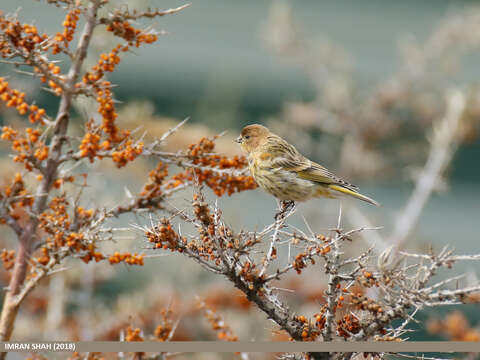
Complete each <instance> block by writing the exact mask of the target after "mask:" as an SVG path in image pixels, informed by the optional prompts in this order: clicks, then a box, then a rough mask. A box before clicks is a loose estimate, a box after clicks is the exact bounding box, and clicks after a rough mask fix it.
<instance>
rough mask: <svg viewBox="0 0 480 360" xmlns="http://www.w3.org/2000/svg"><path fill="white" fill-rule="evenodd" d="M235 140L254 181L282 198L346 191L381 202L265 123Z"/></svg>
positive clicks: (331, 195) (299, 198) (249, 128)
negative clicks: (337, 174)
mask: <svg viewBox="0 0 480 360" xmlns="http://www.w3.org/2000/svg"><path fill="white" fill-rule="evenodd" d="M235 141H236V142H237V143H239V144H240V146H241V148H242V150H243V151H244V152H245V153H246V154H247V159H248V165H249V168H250V172H251V173H252V176H253V177H254V179H255V181H256V182H257V184H258V185H259V186H260V187H261V188H263V189H264V190H265V191H267V192H268V193H270V194H272V195H273V196H275V197H276V198H277V199H279V200H281V201H285V202H295V201H305V200H309V199H312V198H315V197H327V198H336V197H337V196H339V195H348V196H351V197H354V198H357V199H360V200H363V201H366V202H368V203H370V204H373V205H376V206H380V204H379V203H378V202H376V201H375V200H372V199H370V198H369V197H367V196H365V195H362V194H360V193H359V192H358V188H357V187H356V186H355V185H352V184H349V183H348V182H346V181H344V180H342V179H341V178H339V177H338V176H336V175H334V174H333V173H331V172H330V171H329V170H327V169H326V168H324V167H323V166H321V165H319V164H317V163H315V162H313V161H311V160H309V159H307V158H306V157H305V156H303V155H302V154H300V153H299V152H298V150H297V149H296V148H295V147H294V146H293V145H291V144H289V143H288V142H287V141H285V140H284V139H282V138H281V137H280V136H278V135H275V134H273V133H272V132H270V130H268V129H267V128H266V127H265V126H262V125H259V124H253V125H248V126H246V127H244V128H243V130H242V132H241V134H240V136H239V137H238V138H237V139H236V140H235Z"/></svg>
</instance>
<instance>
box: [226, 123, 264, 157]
mask: <svg viewBox="0 0 480 360" xmlns="http://www.w3.org/2000/svg"><path fill="white" fill-rule="evenodd" d="M269 134H270V130H268V129H267V128H266V127H265V126H262V125H259V124H253V125H248V126H245V127H244V128H243V130H242V132H241V134H240V136H239V137H237V138H236V139H235V141H236V142H237V143H239V144H240V146H241V147H242V149H243V151H245V152H246V153H247V154H250V153H251V152H252V151H255V150H256V149H257V148H258V147H259V146H261V145H263V144H264V143H265V141H266V140H267V136H268V135H269Z"/></svg>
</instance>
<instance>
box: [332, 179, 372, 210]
mask: <svg viewBox="0 0 480 360" xmlns="http://www.w3.org/2000/svg"><path fill="white" fill-rule="evenodd" d="M328 188H329V189H332V190H335V191H338V192H341V193H343V194H346V195H350V196H353V197H355V198H357V199H360V200H363V201H366V202H368V203H370V204H373V205H375V206H381V205H380V203H378V202H376V201H375V200H373V199H370V198H369V197H368V196H365V195H362V194H360V193H358V192H356V191H353V190H350V189H347V188H346V187H343V186H341V185H336V184H331V185H328Z"/></svg>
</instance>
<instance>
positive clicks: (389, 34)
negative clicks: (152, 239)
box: [0, 0, 480, 340]
mask: <svg viewBox="0 0 480 360" xmlns="http://www.w3.org/2000/svg"><path fill="white" fill-rule="evenodd" d="M476 3H477V2H476V1H466V0H464V1H461V0H457V1H447V0H424V1H413V0H403V1H385V0H369V1H362V2H359V1H355V0H341V1H335V2H333V1H319V0H304V1H301V2H300V1H295V2H294V1H278V0H276V1H262V2H257V1H251V0H249V1H246V0H244V1H223V0H203V1H195V0H194V1H193V2H192V5H191V6H190V7H189V8H187V9H185V10H184V11H182V12H181V13H179V14H176V15H173V16H167V17H164V18H160V19H158V20H156V21H155V22H154V23H153V24H152V26H153V27H155V28H156V29H158V30H165V32H166V33H165V35H164V36H162V37H161V38H160V40H159V41H158V42H157V43H155V44H154V45H153V46H149V47H145V48H142V49H140V50H138V52H137V53H136V54H135V55H132V54H130V56H126V57H125V58H124V59H123V60H122V62H121V64H120V65H119V67H118V69H117V71H116V72H115V73H114V74H113V75H112V76H111V80H112V82H113V83H115V84H117V85H118V87H117V88H115V97H116V98H117V99H118V100H119V101H120V102H122V104H121V105H120V106H119V109H120V116H119V120H118V121H119V124H120V126H124V127H126V128H135V127H137V126H141V127H142V128H143V129H144V130H146V131H148V134H149V136H150V137H155V136H160V135H161V134H162V133H163V131H165V130H167V129H168V128H169V127H171V126H173V125H175V124H176V123H177V122H178V121H180V120H182V119H184V118H186V117H191V120H190V121H189V122H188V123H187V125H186V126H185V127H184V128H182V129H181V130H180V131H179V132H177V133H176V134H175V135H174V136H173V137H172V138H171V139H170V140H169V141H168V143H167V148H169V149H170V150H178V149H182V148H185V146H186V145H187V144H189V143H192V142H195V141H197V140H198V139H200V138H201V137H202V136H205V135H209V136H212V135H214V134H218V133H222V132H224V131H226V134H225V135H223V137H222V138H221V139H220V140H219V142H218V149H217V150H218V151H219V152H223V153H227V154H239V153H240V151H239V149H238V148H237V147H236V144H234V143H233V142H232V139H233V138H234V137H236V136H237V135H238V132H239V131H240V130H241V128H242V127H243V126H245V125H247V124H251V123H262V124H264V125H267V126H269V127H270V128H271V129H272V130H273V131H275V132H277V133H278V134H279V135H282V136H284V137H285V138H286V139H288V140H289V141H290V142H292V143H294V144H295V145H296V146H297V147H298V149H299V150H300V151H301V152H302V153H304V154H305V155H307V156H309V157H310V158H312V159H313V160H316V161H318V162H320V163H321V164H323V165H325V166H327V167H328V168H329V169H331V170H333V171H334V172H336V173H337V174H338V175H340V176H342V177H344V178H346V179H348V180H350V181H351V182H353V183H354V184H357V185H359V186H360V188H361V189H362V192H364V193H365V194H367V195H369V196H371V197H373V198H374V199H376V200H378V201H379V202H381V203H382V204H383V208H381V209H377V208H374V207H370V206H369V205H363V204H359V205H358V207H356V208H355V209H353V210H352V212H351V214H353V215H348V214H349V211H348V210H347V215H346V217H345V227H346V228H347V227H356V226H363V225H368V224H370V225H374V226H383V229H381V230H379V231H378V235H379V236H380V237H381V238H383V239H387V240H388V239H389V236H390V235H391V234H392V232H393V229H394V228H395V223H396V221H397V220H398V217H399V214H401V213H402V210H403V209H404V207H405V204H406V203H407V201H408V199H409V197H410V195H411V193H412V190H413V189H414V187H415V184H416V180H417V179H418V178H419V176H420V174H421V170H422V168H423V167H424V165H425V163H426V161H427V159H428V157H429V154H431V149H432V144H433V143H434V140H433V139H435V132H436V130H435V129H436V128H438V127H439V126H440V124H441V123H442V121H443V120H442V119H443V118H444V116H445V112H446V110H447V105H446V104H447V101H446V97H447V96H448V94H449V90H450V89H451V88H454V87H455V88H459V89H461V90H462V92H463V94H464V95H465V98H466V103H467V105H466V110H465V111H464V113H463V115H462V118H461V121H460V122H459V124H458V126H457V127H456V128H455V129H454V131H455V136H454V138H453V139H451V141H450V142H449V143H448V144H447V145H448V146H449V147H450V150H451V152H452V155H453V160H452V161H451V162H450V163H447V169H446V171H442V172H441V174H440V175H441V176H440V177H439V179H437V180H438V181H436V184H435V189H434V192H433V194H432V196H431V198H429V199H428V201H427V202H426V205H425V208H424V209H423V211H422V213H421V215H420V217H419V220H418V224H417V225H416V226H414V229H413V230H412V232H411V233H410V234H409V236H408V239H406V240H405V244H404V246H405V247H406V248H410V249H415V250H422V251H425V250H426V249H428V248H430V247H433V248H434V249H436V250H439V249H441V247H442V246H443V245H445V244H451V245H452V246H453V247H455V249H456V250H457V252H459V253H462V254H471V253H478V252H479V251H478V250H479V248H480V247H479V245H478V244H479V238H478V231H477V229H476V227H475V226H474V224H476V222H478V219H479V216H480V187H479V185H480V142H479V138H478V136H477V135H478V130H479V129H480V93H479V92H478V90H479V89H478V84H479V82H480V81H479V80H480V67H479V66H478V64H479V63H480V52H479V50H480V7H478V6H476ZM182 4H183V2H180V1H173V0H162V1H129V2H128V7H129V8H144V7H148V6H151V7H159V8H162V9H166V8H169V7H177V6H179V5H182ZM19 7H20V11H19V14H20V19H21V20H23V21H26V22H28V21H32V20H33V21H34V23H35V24H36V25H37V27H38V28H39V30H43V31H45V32H50V33H51V32H56V31H58V30H59V29H61V21H60V20H59V19H62V18H63V16H64V12H63V10H61V9H58V8H55V7H52V6H46V5H45V4H44V3H42V2H30V1H21V2H18V1H16V0H3V1H2V5H1V8H2V10H3V11H4V12H14V11H16V10H17V9H18V8H19ZM112 44H115V40H113V39H111V38H109V37H107V36H98V37H97V38H96V40H95V43H94V48H96V49H99V50H98V53H99V52H101V51H100V49H102V51H105V50H103V49H105V48H106V49H109V48H111V47H112V46H111V45H112ZM98 53H97V54H95V52H92V53H91V58H90V59H89V61H90V64H93V63H94V62H95V59H96V58H97V56H98ZM5 75H9V76H12V79H11V81H14V83H16V84H18V87H20V88H22V89H23V90H25V91H27V97H31V98H35V99H37V101H38V102H39V103H40V104H42V105H44V106H45V107H46V108H47V111H49V110H50V113H54V110H55V108H56V102H57V98H55V97H53V96H50V95H48V94H47V93H46V92H44V91H42V90H41V88H40V87H39V86H38V83H34V82H31V80H30V79H28V78H24V77H20V76H17V75H13V74H12V73H11V68H8V67H7V66H4V65H0V76H5ZM76 110H77V117H78V126H77V127H78V129H80V128H81V127H80V125H81V123H82V121H83V118H84V116H85V115H88V114H89V111H91V110H89V104H88V103H78V104H76ZM82 115H83V117H82ZM16 116H17V115H16V114H14V113H13V112H10V111H8V110H7V109H5V108H4V107H0V121H2V122H3V123H10V124H12V123H16V122H17V123H18V122H20V121H21V120H20V119H17V118H16ZM437 125H438V126H437ZM7 146H8V144H2V147H1V149H0V151H1V152H0V154H1V155H2V160H1V166H2V173H4V172H5V173H7V172H11V171H14V169H10V168H9V167H11V166H12V165H11V162H10V160H8V159H6V155H7V150H8V148H7ZM85 166H86V168H88V169H89V171H94V172H96V174H97V175H95V176H91V177H89V181H90V184H91V185H92V187H91V189H90V192H89V194H88V196H89V197H90V199H91V203H90V204H94V203H99V202H98V201H99V200H100V201H101V202H100V203H104V204H113V203H114V201H118V200H116V199H118V197H119V196H124V188H125V186H127V187H128V188H129V189H130V191H138V189H139V187H140V186H141V184H142V183H143V182H144V179H145V178H146V174H148V171H149V169H151V168H153V167H154V166H155V164H154V163H153V162H151V161H144V162H138V163H137V164H132V165H130V166H131V168H132V169H131V170H132V171H122V170H116V169H115V168H114V167H113V166H110V165H109V164H94V165H91V166H90V165H85ZM142 174H143V175H142ZM106 190H107V191H106ZM88 196H87V197H88ZM213 198H214V196H213V195H212V196H211V199H213ZM189 199H191V194H190V193H184V194H181V195H179V196H177V199H176V200H175V204H176V205H177V206H182V204H183V205H185V204H186V202H187V201H188V200H189ZM219 204H220V206H221V207H222V209H223V210H224V215H225V218H226V219H228V221H229V222H230V223H231V224H232V225H233V226H234V227H235V228H237V229H240V228H246V229H249V230H254V229H261V228H262V227H263V226H264V225H266V224H269V223H270V222H271V221H272V216H273V214H274V209H275V207H276V203H275V200H274V199H273V198H272V197H271V196H269V195H267V194H265V193H263V192H262V191H260V190H255V191H251V192H245V193H241V194H234V195H232V196H231V197H226V198H221V199H220V200H219ZM345 206H346V207H347V209H350V208H351V207H350V205H349V204H348V203H347V204H345ZM248 208H254V209H255V211H245V210H246V209H248ZM338 208H339V205H338V202H337V201H332V200H316V201H310V202H308V203H306V204H301V205H300V207H299V212H298V213H297V214H296V215H295V218H294V219H293V220H292V221H293V222H294V223H295V224H296V225H298V226H299V227H303V228H304V227H305V224H304V220H303V218H302V217H304V218H305V219H306V221H307V222H308V223H309V225H310V226H311V227H312V228H313V230H314V231H319V232H327V231H328V229H329V228H331V227H332V226H334V225H335V223H336V218H337V216H338ZM359 213H361V214H362V216H363V217H361V218H360V219H359V217H358V216H357V215H358V214H359ZM367 220H368V224H367V223H365V221H367ZM148 221H150V220H149V219H148V217H145V218H136V219H134V218H131V219H121V220H119V223H120V224H122V225H123V226H125V227H129V226H130V225H131V224H132V223H134V224H143V223H146V222H148ZM362 221H363V223H362ZM117 224H118V223H117ZM6 237H8V236H6ZM362 241H363V242H362ZM12 244H14V243H13V242H12ZM367 245H369V244H368V241H364V239H363V240H362V239H359V244H358V248H365V247H366V246H367ZM109 246H110V245H109ZM111 246H112V249H118V248H121V249H128V250H129V251H132V252H133V251H137V252H148V251H147V250H145V248H146V246H147V245H146V244H145V243H144V242H142V234H141V233H139V232H135V231H133V232H132V233H128V234H125V236H124V238H120V239H118V240H117V242H116V243H115V244H113V245H111ZM355 246H357V245H355ZM355 246H354V248H355ZM352 251H357V250H352ZM455 271H457V272H459V273H461V272H467V273H468V274H469V277H470V279H474V278H475V277H476V276H477V275H479V274H480V268H479V266H478V265H475V263H471V264H468V263H467V264H459V266H458V267H456V270H455ZM312 274H313V273H312ZM309 276H310V275H309V273H308V272H307V273H306V274H304V275H303V274H302V277H296V276H294V277H292V279H291V282H290V283H289V284H285V286H287V287H290V288H293V289H295V290H296V291H297V293H296V294H295V296H292V295H291V294H287V295H286V297H287V299H288V300H289V301H293V302H294V303H295V304H297V305H298V306H299V311H301V312H302V313H309V312H314V309H315V308H317V309H318V307H317V306H316V301H318V299H319V298H320V297H321V292H322V291H323V285H324V284H322V283H321V282H318V281H316V282H315V283H314V285H312V282H310V280H312V279H314V277H313V275H312V277H309ZM230 286H231V285H230V284H227V282H226V281H225V280H224V279H221V278H217V277H215V276H214V275H212V274H209V273H207V272H205V271H204V270H202V269H201V268H200V267H199V266H198V265H197V264H195V263H193V262H189V261H188V260H187V259H185V258H180V257H178V256H164V257H160V258H153V259H151V260H147V263H146V266H145V268H140V269H138V268H127V267H124V266H117V267H112V266H108V265H96V264H89V265H84V264H79V263H72V264H71V265H70V267H69V269H68V270H67V271H65V272H63V273H61V274H58V275H57V276H56V277H52V279H51V280H50V281H48V282H46V283H45V284H44V287H43V289H38V291H36V292H35V293H34V294H32V296H31V298H33V299H34V300H35V299H37V302H35V301H34V300H27V301H30V303H31V304H32V305H31V309H30V310H28V309H27V310H24V312H25V314H23V315H24V316H23V317H20V318H19V319H18V323H17V327H16V329H15V334H16V336H17V337H19V338H25V337H33V338H44V339H62V338H67V339H72V338H78V339H81V340H90V339H92V340H93V339H96V340H97V339H98V340H100V339H111V340H113V339H116V338H118V334H119V331H120V330H119V329H121V328H122V326H125V324H130V323H131V324H132V325H133V326H135V325H136V324H137V323H139V324H140V325H145V323H146V322H148V321H147V320H148V319H146V317H145V316H143V315H142V313H143V311H145V309H151V308H152V307H153V308H154V307H168V305H169V304H170V306H173V307H175V306H177V310H178V311H179V312H180V313H182V312H183V313H188V307H189V306H192V305H191V304H192V303H193V302H194V300H195V297H196V296H199V297H202V298H203V297H206V295H205V294H207V293H208V294H210V295H209V296H210V297H211V298H209V299H207V300H208V301H210V302H211V303H212V304H214V305H215V307H216V308H217V309H218V311H219V312H221V313H222V315H223V316H225V318H226V320H227V321H228V323H229V324H230V325H231V327H232V328H233V329H235V330H236V332H237V335H238V336H239V338H240V339H241V340H252V339H255V340H265V339H266V340H268V339H270V337H271V330H272V328H273V325H272V324H271V323H269V322H268V321H267V320H265V317H264V315H263V314H261V313H260V312H258V311H256V310H255V311H253V309H251V308H250V307H249V306H248V304H246V303H245V302H244V301H242V299H241V297H240V295H238V294H237V293H236V291H235V290H234V289H233V288H231V287H230ZM66 288H68V289H70V291H68V292H66V291H64V290H65V289H66ZM215 295H216V297H215ZM232 296H233V297H237V298H238V299H239V300H238V304H237V302H235V301H234V302H231V297H232ZM207 298H208V296H207ZM235 304H237V305H235ZM459 309H460V310H461V311H462V313H463V314H466V315H467V316H468V317H469V321H467V322H466V323H465V324H464V325H465V327H467V328H469V327H472V328H475V327H478V324H479V316H478V306H477V305H465V306H462V307H461V308H459ZM444 310H445V311H444V312H441V313H435V314H429V313H424V314H421V315H420V319H421V320H424V321H423V325H425V324H426V323H427V319H432V318H434V319H435V318H437V319H438V318H444V317H445V316H446V315H447V314H450V315H451V313H452V311H454V310H455V309H453V308H449V309H444ZM442 311H443V310H442ZM111 314H117V315H118V316H116V317H115V318H114V317H112V316H111ZM245 314H248V316H249V318H250V320H251V321H243V320H244V316H245ZM457 315H458V314H457ZM32 316H33V318H34V319H37V320H38V321H39V323H41V324H42V326H40V327H38V331H37V330H34V331H33V332H32V328H31V326H30V324H31V321H32ZM142 316H143V317H142ZM147 317H148V316H147ZM460 317H461V316H460ZM458 321H460V320H459V318H456V319H455V318H454V319H453V320H452V322H453V323H454V324H459V323H458ZM462 321H463V320H462ZM73 324H74V325H75V326H74V325H73ZM180 324H181V325H182V326H180V327H179V329H180V330H182V331H183V333H182V331H179V334H180V335H178V336H179V339H182V336H183V338H184V339H190V338H195V339H199V337H203V338H205V340H207V339H214V338H215V334H213V333H209V332H208V324H206V325H205V329H204V332H202V331H203V330H201V329H199V328H192V325H191V324H189V323H188V322H182V321H181V322H180ZM259 324H261V325H260V326H259ZM437 325H438V323H437ZM432 326H433V325H432ZM418 327H419V328H422V329H421V330H420V331H418V332H416V333H413V334H412V335H411V336H410V338H411V339H415V340H426V339H445V338H449V339H456V338H455V335H452V333H448V332H446V333H445V332H443V333H442V332H441V331H440V330H439V328H438V327H437V328H436V330H437V331H436V332H435V331H434V330H435V329H433V327H431V329H430V330H432V331H430V332H427V331H426V326H422V324H420V325H419V326H418ZM64 328H68V329H69V330H68V331H67V332H65V331H64V330H63V329H64ZM93 329H95V330H93ZM279 336H280V335H279Z"/></svg>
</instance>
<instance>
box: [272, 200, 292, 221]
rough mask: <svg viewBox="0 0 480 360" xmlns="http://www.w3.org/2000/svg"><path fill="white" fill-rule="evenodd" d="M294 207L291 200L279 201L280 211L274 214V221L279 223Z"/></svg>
mask: <svg viewBox="0 0 480 360" xmlns="http://www.w3.org/2000/svg"><path fill="white" fill-rule="evenodd" d="M294 207H295V201H293V200H281V201H280V210H279V211H278V212H277V213H276V214H275V221H279V220H281V219H283V218H284V217H285V215H286V214H287V212H288V211H289V210H291V209H293V208H294Z"/></svg>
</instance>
